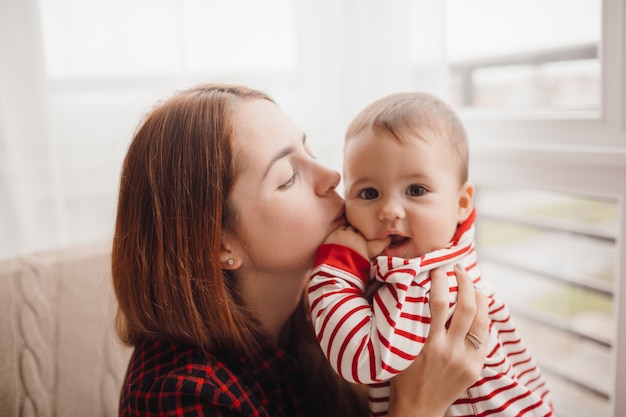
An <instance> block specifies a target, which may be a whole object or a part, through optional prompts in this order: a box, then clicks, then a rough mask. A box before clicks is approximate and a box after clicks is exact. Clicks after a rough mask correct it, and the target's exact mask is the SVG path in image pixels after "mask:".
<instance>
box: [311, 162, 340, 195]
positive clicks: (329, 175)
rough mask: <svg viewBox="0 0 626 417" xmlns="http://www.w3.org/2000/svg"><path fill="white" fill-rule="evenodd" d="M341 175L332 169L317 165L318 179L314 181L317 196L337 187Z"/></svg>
mask: <svg viewBox="0 0 626 417" xmlns="http://www.w3.org/2000/svg"><path fill="white" fill-rule="evenodd" d="M340 180H341V175H340V174H339V172H337V171H335V170H334V169H330V168H327V167H325V166H324V165H322V164H318V178H317V181H316V192H317V193H318V195H321V196H323V195H326V194H328V193H329V192H331V191H334V190H335V188H337V186H338V185H339V181H340Z"/></svg>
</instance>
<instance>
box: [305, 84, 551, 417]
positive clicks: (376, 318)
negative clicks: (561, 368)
mask: <svg viewBox="0 0 626 417" xmlns="http://www.w3.org/2000/svg"><path fill="white" fill-rule="evenodd" d="M468 147H469V145H468V140H467V135H466V133H465V129H464V127H463V124H462V123H461V121H460V119H459V118H458V116H457V115H456V113H455V112H454V111H453V110H452V108H451V107H450V106H448V105H447V104H446V103H444V102H442V101H441V100H439V99H437V98H435V97H433V96H431V95H428V94H422V93H401V94H392V95H390V96H387V97H384V98H382V99H380V100H377V101H375V102H374V103H372V104H371V105H369V106H368V107H366V108H365V109H364V110H363V111H361V113H359V114H358V115H357V116H356V118H355V119H354V120H353V122H352V123H351V124H350V126H349V127H348V130H347V132H346V141H345V148H344V177H343V178H344V186H345V200H346V217H347V220H348V223H349V224H350V225H351V226H346V227H345V228H342V229H338V230H337V231H335V232H333V233H332V234H331V235H330V236H329V237H328V238H327V239H326V241H325V243H324V245H322V246H321V247H320V249H319V251H318V254H317V259H316V262H315V267H314V270H313V272H312V279H311V282H310V284H309V289H308V296H309V304H310V307H311V314H312V318H313V321H314V326H315V331H316V334H317V338H318V341H319V343H320V345H321V347H322V349H323V350H324V352H325V354H326V357H327V358H328V360H329V362H330V364H331V365H332V366H333V368H334V369H335V370H336V371H337V372H338V373H339V374H340V375H341V376H342V377H344V378H345V379H346V380H348V381H351V382H356V383H361V384H369V385H370V388H369V399H370V412H371V414H372V415H373V416H385V415H387V407H388V400H389V379H390V378H392V377H393V376H395V375H397V374H398V373H399V372H401V371H403V370H404V369H406V368H407V367H408V366H409V365H410V364H411V362H412V361H413V360H414V359H415V357H416V356H417V355H418V354H419V353H420V351H421V349H422V347H423V344H424V342H425V340H426V338H427V337H428V331H429V326H430V309H429V305H428V300H429V290H430V271H431V270H433V269H434V268H438V267H443V268H444V269H445V270H446V271H447V275H448V281H449V287H450V303H451V304H452V305H454V304H455V303H456V298H457V293H456V291H457V283H456V278H455V275H454V272H453V267H454V265H455V264H460V265H461V266H462V267H464V268H465V269H466V270H467V271H468V273H469V274H470V276H471V277H472V279H473V281H474V285H475V286H476V287H478V288H480V289H481V290H482V291H483V292H484V293H485V294H486V296H487V297H488V299H489V319H490V331H489V340H486V341H480V340H479V339H478V338H477V337H476V336H475V335H473V334H472V333H469V334H468V335H467V338H468V343H471V345H469V346H472V345H474V346H475V347H476V348H478V347H479V346H480V344H481V343H487V344H488V349H487V352H488V354H487V359H486V361H485V365H484V367H483V371H482V374H481V377H480V379H479V380H478V381H476V383H475V384H474V385H472V386H471V387H469V388H468V389H467V390H466V393H465V395H464V396H463V397H462V398H459V399H458V400H457V401H456V402H455V403H454V404H453V405H452V406H451V407H450V409H449V410H448V412H447V414H446V415H449V416H468V415H470V416H474V415H491V414H500V415H507V416H550V415H552V406H551V398H550V393H549V391H548V388H547V386H546V382H545V380H544V377H543V376H542V373H541V371H540V369H539V368H538V366H537V364H536V363H535V361H534V359H533V358H532V356H531V355H530V353H529V352H528V350H527V349H526V347H525V346H524V344H523V343H522V340H521V337H520V335H519V333H518V332H517V330H516V328H515V326H514V324H513V322H512V321H511V318H510V312H509V309H508V307H507V305H506V304H505V303H503V302H502V301H501V300H498V299H496V298H495V297H494V292H493V290H492V289H491V288H490V287H489V286H487V285H486V284H485V283H484V281H482V280H481V277H480V272H479V268H478V264H477V258H476V250H475V244H474V220H475V217H476V211H475V209H474V206H473V197H474V186H473V185H472V183H471V182H469V181H468ZM370 259H372V260H371V261H370ZM452 311H454V310H453V309H452Z"/></svg>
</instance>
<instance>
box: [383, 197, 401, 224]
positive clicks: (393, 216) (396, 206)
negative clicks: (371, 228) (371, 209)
mask: <svg viewBox="0 0 626 417" xmlns="http://www.w3.org/2000/svg"><path fill="white" fill-rule="evenodd" d="M378 218H379V219H380V220H381V221H395V220H401V219H403V218H404V208H403V207H402V205H401V204H400V203H399V202H397V201H395V200H393V199H387V200H383V201H382V205H381V207H380V210H379V211H378Z"/></svg>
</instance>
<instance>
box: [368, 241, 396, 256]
mask: <svg viewBox="0 0 626 417" xmlns="http://www.w3.org/2000/svg"><path fill="white" fill-rule="evenodd" d="M390 244H391V236H387V237H386V238H384V239H376V240H368V241H367V254H368V257H369V258H370V259H372V258H375V257H376V256H378V255H380V254H381V253H382V251H384V250H385V249H387V246H389V245H390Z"/></svg>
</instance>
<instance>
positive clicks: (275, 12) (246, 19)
mask: <svg viewBox="0 0 626 417" xmlns="http://www.w3.org/2000/svg"><path fill="white" fill-rule="evenodd" d="M415 4H421V5H422V6H423V7H428V6H425V5H429V4H432V2H430V0H419V1H417V0H415V1H397V2H388V1H385V0H375V1H368V2H366V3H364V2H361V1H358V0H343V1H335V0H300V1H295V0H268V1H264V2H262V3H261V2H257V1H256V0H231V1H229V2H223V1H217V0H158V1H155V0H133V1H131V2H127V1H110V0H90V1H89V2H86V1H83V0H39V1H37V0H2V1H0V57H2V63H1V64H0V100H1V101H0V228H1V229H0V258H4V257H8V256H13V255H17V254H26V253H30V252H33V251H38V250H44V249H49V248H55V247H59V246H67V245H74V244H78V243H81V242H87V241H94V240H102V239H107V238H110V236H111V234H112V229H113V223H114V214H115V204H116V192H117V183H118V179H119V168H120V165H121V161H122V159H123V156H124V153H125V150H126V148H127V145H128V142H129V140H130V138H131V136H132V132H133V130H134V129H135V127H136V125H137V123H138V122H139V120H140V118H141V116H142V114H143V113H144V112H145V111H146V110H148V109H149V108H150V106H152V105H153V104H154V103H155V102H156V101H157V100H159V99H161V98H163V97H165V96H167V95H169V94H170V93H172V92H174V91H175V90H178V89H181V88H184V87H187V86H190V85H193V84H196V83H199V82H207V81H227V82H240V83H244V84H247V85H250V86H252V87H256V88H259V89H262V90H265V91H267V92H268V93H269V94H270V95H271V96H273V97H274V98H275V99H276V100H277V101H278V103H279V104H280V105H281V106H282V107H283V108H284V109H285V110H286V111H287V113H288V114H289V115H290V116H291V117H292V118H293V119H294V120H295V121H296V123H298V124H299V125H300V126H302V127H303V129H304V130H305V131H306V132H307V136H308V137H309V138H310V139H311V145H312V147H313V150H314V152H315V153H316V154H317V156H318V157H319V158H320V159H321V160H322V161H323V162H325V163H326V164H328V165H331V166H332V167H334V168H335V169H340V168H341V146H342V138H343V129H344V128H345V126H346V125H347V123H348V121H349V119H350V118H351V117H352V116H353V115H354V114H355V113H356V112H357V111H358V110H359V109H360V108H362V107H363V106H364V105H365V104H367V103H368V102H370V101H371V100H373V99H374V98H378V97H380V96H382V95H384V94H387V93H391V92H395V91H399V90H407V89H415V88H420V89H426V90H430V91H432V92H435V93H441V92H442V91H443V90H442V85H443V84H442V82H441V81H442V79H441V74H442V73H443V72H442V71H440V70H441V68H442V67H441V61H439V63H437V60H440V59H441V54H439V56H437V57H436V59H435V60H434V61H433V60H431V61H430V64H427V65H422V68H423V70H420V69H419V65H418V66H416V65H415V62H414V60H412V59H411V54H410V53H409V52H408V51H409V50H410V49H412V48H413V49H415V48H418V49H419V47H420V45H419V43H420V42H422V45H421V46H424V45H426V44H428V45H429V48H430V49H431V50H432V43H433V42H432V41H433V39H441V33H440V32H438V33H435V34H432V35H433V36H428V34H427V33H424V31H423V30H422V31H421V32H420V33H419V37H420V40H418V42H417V44H416V43H415V42H414V40H415V38H416V37H415V36H414V35H415V28H410V27H409V19H408V13H409V12H410V11H411V10H412V9H411V7H413V6H414V5H415ZM440 9H441V7H440V6H437V7H432V6H431V7H429V8H428V10H430V12H429V13H428V15H425V14H419V13H418V14H415V13H414V17H415V19H417V20H415V19H414V21H416V22H418V23H419V22H420V21H422V23H426V22H430V24H429V27H432V28H434V29H433V30H437V31H438V29H436V28H437V25H434V26H433V25H432V19H433V17H434V18H439V17H440V16H438V15H437V13H438V12H439V11H440ZM431 12H434V14H433V13H431ZM416 25H417V26H419V27H425V25H422V24H419V25H418V24H417V23H416ZM270 29H271V30H270ZM412 34H413V37H411V35H412ZM411 39H413V40H411ZM436 43H438V42H436ZM414 55H415V54H414ZM432 62H435V65H432ZM421 64H424V62H421Z"/></svg>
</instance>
